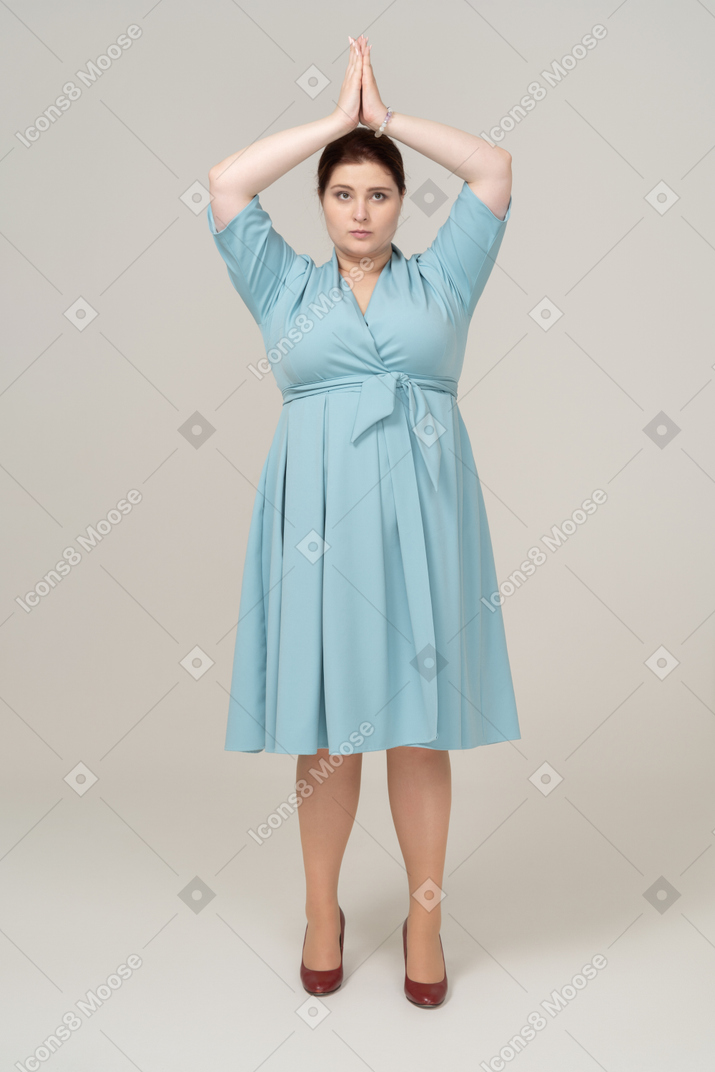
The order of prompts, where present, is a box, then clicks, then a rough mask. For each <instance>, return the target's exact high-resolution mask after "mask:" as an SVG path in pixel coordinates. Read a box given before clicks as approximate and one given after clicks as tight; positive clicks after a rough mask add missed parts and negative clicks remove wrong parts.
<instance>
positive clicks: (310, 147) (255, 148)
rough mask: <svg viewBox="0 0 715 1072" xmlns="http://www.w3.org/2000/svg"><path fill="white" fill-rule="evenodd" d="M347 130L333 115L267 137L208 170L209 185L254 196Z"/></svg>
mask: <svg viewBox="0 0 715 1072" xmlns="http://www.w3.org/2000/svg"><path fill="white" fill-rule="evenodd" d="M350 129H352V126H348V125H346V123H345V122H344V121H343V120H342V119H341V118H340V116H339V115H338V114H336V113H335V112H332V113H331V114H330V115H327V116H325V118H324V119H316V120H315V121H314V122H312V123H303V124H302V125H301V126H298V127H289V128H288V129H287V130H280V131H278V132H277V133H276V134H269V135H268V136H267V137H265V138H260V139H259V140H258V141H254V142H252V143H251V145H248V146H246V148H245V149H239V151H238V152H237V153H233V154H232V155H231V156H227V157H226V159H225V160H222V161H221V163H220V164H216V165H214V167H212V168H211V169H210V171H209V180H210V183H211V186H212V187H213V188H214V189H217V188H218V187H219V186H221V187H223V188H224V189H227V188H230V189H231V190H232V191H235V192H236V193H241V194H245V195H246V196H250V197H253V196H254V195H255V194H259V193H260V192H261V191H262V190H265V188H266V187H267V186H270V185H271V183H272V182H275V181H276V179H279V178H280V177H281V175H285V173H286V172H287V171H290V170H291V168H294V167H295V166H296V164H300V163H301V162H302V161H303V160H306V159H307V158H308V157H309V156H312V155H313V153H315V152H317V151H318V149H322V148H324V146H326V145H327V144H328V142H329V141H334V140H335V139H336V138H340V137H342V136H343V134H347V132H348V130H350Z"/></svg>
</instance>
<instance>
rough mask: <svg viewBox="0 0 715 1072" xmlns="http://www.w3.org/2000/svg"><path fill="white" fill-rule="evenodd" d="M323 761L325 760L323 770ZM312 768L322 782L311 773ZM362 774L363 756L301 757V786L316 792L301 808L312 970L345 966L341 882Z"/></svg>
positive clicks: (306, 957)
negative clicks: (341, 944)
mask: <svg viewBox="0 0 715 1072" xmlns="http://www.w3.org/2000/svg"><path fill="white" fill-rule="evenodd" d="M340 758H342V763H339V765H335V766H333V763H332V760H334V759H335V760H339V759H340ZM321 759H322V760H325V762H324V763H323V766H322V768H321ZM311 768H312V769H314V770H316V771H317V772H318V774H319V777H318V778H316V777H314V776H313V775H312V774H310V770H311ZM321 771H324V773H321ZM361 774H362V753H361V752H354V753H353V754H352V755H349V756H342V757H339V756H329V754H328V750H327V748H320V749H318V751H317V752H316V753H315V754H314V755H310V756H298V762H297V769H296V781H297V783H298V784H299V785H300V783H301V780H303V781H305V782H306V783H307V784H308V785H309V786H311V787H312V789H313V792H312V793H311V794H310V795H309V796H305V797H303V803H302V804H301V805H300V807H299V808H298V815H299V816H300V840H301V845H302V848H303V865H304V868H305V914H306V918H307V920H308V931H307V934H306V938H305V949H304V952H303V961H304V963H305V966H306V968H311V969H313V971H327V970H328V969H330V968H337V967H338V965H339V964H340V909H339V906H338V879H339V877H340V864H341V863H342V859H343V855H344V853H345V846H346V845H347V843H348V838H349V836H350V831H351V830H352V827H353V817H354V815H355V812H356V811H357V806H358V799H359V797H360V776H361ZM304 791H305V790H304Z"/></svg>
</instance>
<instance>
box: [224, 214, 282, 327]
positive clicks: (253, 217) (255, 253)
mask: <svg viewBox="0 0 715 1072" xmlns="http://www.w3.org/2000/svg"><path fill="white" fill-rule="evenodd" d="M206 215H207V217H208V222H209V228H210V230H211V233H212V235H213V237H214V242H215V243H216V247H217V248H218V251H219V253H220V254H221V256H222V257H223V259H224V261H225V262H226V267H227V268H228V274H229V278H230V280H231V282H232V283H233V286H234V287H235V289H236V290H237V291H238V293H239V294H240V295H241V297H242V298H243V301H244V302H245V304H246V305H247V307H248V309H249V311H250V313H251V315H252V317H253V319H254V320H255V321H256V323H257V324H259V325H260V324H261V323H263V321H265V319H266V318H267V316H268V315H269V313H270V312H271V309H272V308H273V306H274V304H275V302H276V301H277V300H278V298H279V297H280V295H281V293H282V291H283V288H284V286H285V284H286V281H287V279H288V276H289V275H290V271H291V269H292V267H293V265H294V263H295V261H296V260H297V259H298V254H297V253H296V252H295V250H294V249H293V247H292V246H290V245H289V244H288V243H287V242H286V240H285V239H284V238H283V237H282V236H281V235H279V234H278V232H277V231H276V230H275V228H274V227H273V223H272V221H271V218H270V216H269V215H268V213H267V212H266V210H265V209H264V208H262V206H261V202H260V200H259V198H258V194H256V195H255V196H254V197H253V198H252V200H251V201H249V202H248V204H247V205H245V206H244V207H243V208H242V209H241V211H240V212H237V213H236V215H235V216H234V217H233V219H232V220H230V221H229V222H228V223H227V224H226V226H225V227H224V228H223V230H222V231H217V230H216V224H215V221H214V217H213V209H212V207H211V202H209V204H208V207H207V210H206Z"/></svg>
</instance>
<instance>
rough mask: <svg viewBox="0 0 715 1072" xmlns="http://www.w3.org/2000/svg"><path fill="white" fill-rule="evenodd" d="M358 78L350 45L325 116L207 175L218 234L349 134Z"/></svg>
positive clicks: (356, 109) (356, 55)
mask: <svg viewBox="0 0 715 1072" xmlns="http://www.w3.org/2000/svg"><path fill="white" fill-rule="evenodd" d="M361 77H362V56H361V54H360V51H359V49H358V48H357V46H354V45H351V46H350V58H349V60H348V66H347V71H346V73H345V79H344V81H343V84H342V87H341V90H340V96H339V99H338V103H337V106H336V108H335V110H334V111H333V112H332V113H331V114H330V115H328V116H326V117H325V118H324V119H316V120H315V121H314V122H313V123H304V124H303V125H302V126H299V127H290V128H289V129H288V130H281V131H279V132H278V133H277V134H270V135H269V136H268V137H266V138H261V139H260V140H259V141H254V142H253V143H252V144H251V145H248V146H247V147H246V148H245V149H239V151H238V152H237V153H233V154H232V155H231V156H227V157H226V159H225V160H222V161H221V163H220V164H216V165H214V167H212V168H211V169H210V171H209V193H210V194H211V196H212V197H213V202H212V206H211V208H212V212H213V216H214V221H215V223H216V227H217V228H218V229H219V230H222V229H223V228H224V227H225V226H226V224H227V223H229V222H230V221H231V220H232V219H233V217H234V216H235V215H236V214H237V213H238V212H240V211H241V209H242V208H245V207H246V205H247V204H248V203H249V201H251V200H252V199H253V198H254V197H255V195H256V194H258V193H260V192H261V190H264V189H265V188H266V186H270V185H271V183H272V182H275V181H276V179H279V178H280V177H281V175H285V173H286V172H287V171H290V170H291V168H294V167H295V166H296V164H300V163H301V162H302V161H303V160H306V159H307V158H308V157H309V156H312V155H313V153H315V152H317V151H318V149H322V148H323V147H324V146H326V145H327V144H328V142H330V141H334V140H335V139H336V138H340V137H342V136H343V134H347V133H348V132H349V131H351V130H354V128H355V127H356V126H357V125H358V118H359V115H360V89H361Z"/></svg>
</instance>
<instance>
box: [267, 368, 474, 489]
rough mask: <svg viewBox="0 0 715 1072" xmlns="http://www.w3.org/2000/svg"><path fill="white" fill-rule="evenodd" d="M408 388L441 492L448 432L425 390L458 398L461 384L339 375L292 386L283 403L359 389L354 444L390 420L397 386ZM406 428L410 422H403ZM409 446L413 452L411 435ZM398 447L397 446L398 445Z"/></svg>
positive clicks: (418, 434) (395, 375)
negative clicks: (434, 414)
mask: <svg viewBox="0 0 715 1072" xmlns="http://www.w3.org/2000/svg"><path fill="white" fill-rule="evenodd" d="M398 386H400V387H404V388H405V389H406V391H407V395H408V403H409V417H410V426H411V428H412V431H413V433H414V435H415V438H416V439H417V442H418V443H419V448H420V451H421V453H422V457H423V458H424V461H425V465H426V466H427V472H428V473H429V477H430V480H431V481H432V484H433V486H434V488H435V490H436V489H437V486H438V483H439V470H440V461H441V457H442V451H441V448H440V443H439V439H440V436H441V435H442V433H443V432H444V431H445V430H446V429H445V428H444V426H443V425H441V424H440V423H439V422H438V421H435V420H433V419H432V417H431V414H430V411H429V405H428V404H427V399H426V398H425V395H424V391H423V390H422V388H423V387H424V388H427V389H428V390H431V391H447V392H449V394H451V395H453V396H454V397H455V398H456V397H457V381H456V380H452V379H448V378H446V377H439V376H408V375H407V373H406V372H380V373H371V374H369V375H367V376H339V377H338V378H337V379H334V380H317V381H315V382H313V383H298V384H292V385H291V386H290V387H287V388H286V389H285V390H284V391H283V403H284V404H285V403H286V402H292V401H293V399H294V398H303V397H304V396H305V395H312V394H317V393H322V392H324V391H340V390H346V389H351V388H352V389H353V390H356V389H359V390H360V399H359V401H358V407H357V413H356V414H355V423H354V425H353V431H352V435H351V437H350V442H351V443H354V442H355V440H356V439H357V438H358V436H360V435H362V434H363V432H366V431H367V429H368V428H372V426H373V425H374V424H376V423H377V421H380V420H382V419H383V417H389V416H390V414H391V413H392V411H393V410H394V408H395V399H396V390H397V387H398ZM401 424H402V425H403V426H405V427H406V421H405V422H401ZM391 430H392V429H391V428H388V427H386V428H385V434H386V435H387V436H388V438H393V437H392V436H390V434H389V433H390V431H391ZM402 431H403V428H401V429H400V430H399V432H398V433H397V434H398V435H399V438H400V440H401V441H403V439H404V437H403V436H402V434H401V432H402ZM394 438H395V439H396V438H397V435H395V437H394ZM407 439H408V441H407V444H406V446H407V447H409V448H410V449H411V444H410V442H409V436H408V437H407ZM396 445H397V444H396ZM396 460H397V459H394V460H393V459H392V457H391V459H390V461H391V464H392V465H394V464H396Z"/></svg>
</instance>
